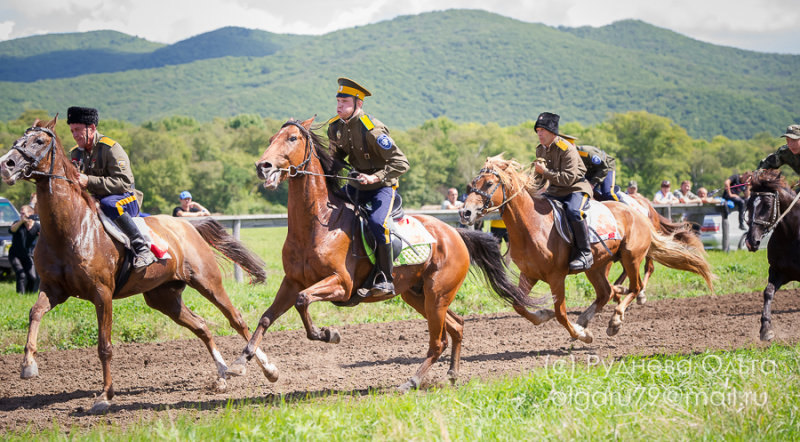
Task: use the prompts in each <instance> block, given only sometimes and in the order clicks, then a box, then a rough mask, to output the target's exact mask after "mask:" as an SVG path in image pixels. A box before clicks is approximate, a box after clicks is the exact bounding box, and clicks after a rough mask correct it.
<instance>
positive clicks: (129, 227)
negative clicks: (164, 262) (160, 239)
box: [114, 213, 156, 269]
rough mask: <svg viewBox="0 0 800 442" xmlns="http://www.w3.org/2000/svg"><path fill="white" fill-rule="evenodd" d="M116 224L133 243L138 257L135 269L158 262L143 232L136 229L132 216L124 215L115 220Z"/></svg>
mask: <svg viewBox="0 0 800 442" xmlns="http://www.w3.org/2000/svg"><path fill="white" fill-rule="evenodd" d="M114 222H115V223H116V224H117V227H119V229H120V230H122V233H124V234H125V235H127V236H128V239H129V240H130V242H131V249H133V253H134V255H136V256H134V258H133V267H135V268H137V269H138V268H141V267H147V266H149V265H150V264H152V263H154V262H155V261H156V257H155V255H153V252H151V251H150V248H149V247H148V246H147V243H146V242H145V240H144V238H143V237H142V232H140V231H139V228H138V227H136V224H135V223H134V222H133V218H131V216H130V215H128V214H127V213H123V214H122V215H121V216H120V217H119V218H117V219H116V220H114Z"/></svg>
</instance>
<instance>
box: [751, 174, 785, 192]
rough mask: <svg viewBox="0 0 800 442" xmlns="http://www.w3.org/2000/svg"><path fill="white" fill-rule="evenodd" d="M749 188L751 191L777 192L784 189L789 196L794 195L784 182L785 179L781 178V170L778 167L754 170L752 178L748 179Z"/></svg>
mask: <svg viewBox="0 0 800 442" xmlns="http://www.w3.org/2000/svg"><path fill="white" fill-rule="evenodd" d="M750 189H751V190H752V191H753V192H775V193H777V192H779V191H780V190H784V191H785V192H787V193H789V194H790V195H791V196H794V195H795V193H794V192H793V191H792V190H791V189H789V186H788V185H787V184H786V180H785V179H784V178H783V175H781V171H780V170H778V169H762V170H758V171H756V172H755V173H754V174H753V178H752V179H751V180H750Z"/></svg>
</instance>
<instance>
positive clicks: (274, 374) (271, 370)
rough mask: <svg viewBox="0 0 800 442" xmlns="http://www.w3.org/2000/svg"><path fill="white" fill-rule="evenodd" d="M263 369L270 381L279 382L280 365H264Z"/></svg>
mask: <svg viewBox="0 0 800 442" xmlns="http://www.w3.org/2000/svg"><path fill="white" fill-rule="evenodd" d="M261 370H262V371H263V372H264V376H266V377H267V380H268V381H270V382H278V367H276V366H274V365H272V364H267V365H266V366H264V367H261Z"/></svg>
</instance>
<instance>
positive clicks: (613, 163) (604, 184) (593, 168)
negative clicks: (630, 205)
mask: <svg viewBox="0 0 800 442" xmlns="http://www.w3.org/2000/svg"><path fill="white" fill-rule="evenodd" d="M575 148H576V149H578V155H580V157H581V161H583V165H584V167H586V175H585V178H586V180H587V181H589V185H590V186H592V189H593V190H594V196H596V197H597V200H598V201H617V202H623V203H624V202H625V198H624V197H623V196H622V191H621V190H620V189H619V186H617V183H616V180H617V160H615V159H614V157H612V156H611V155H609V154H607V153H606V152H605V151H603V150H602V149H600V148H598V147H594V146H578V145H575Z"/></svg>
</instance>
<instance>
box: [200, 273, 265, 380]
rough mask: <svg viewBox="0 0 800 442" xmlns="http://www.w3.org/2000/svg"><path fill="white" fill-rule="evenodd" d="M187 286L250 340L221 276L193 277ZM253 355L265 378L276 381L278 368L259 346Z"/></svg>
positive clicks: (244, 323) (248, 330)
mask: <svg viewBox="0 0 800 442" xmlns="http://www.w3.org/2000/svg"><path fill="white" fill-rule="evenodd" d="M189 286H191V287H192V288H194V289H195V290H197V291H198V292H199V293H200V294H201V295H203V296H204V297H205V298H206V299H208V300H209V301H211V303H212V304H214V305H215V306H216V307H217V308H218V309H219V311H221V312H222V314H223V315H225V317H226V318H227V319H228V323H229V324H230V325H231V327H233V329H234V330H236V332H237V333H239V335H240V336H241V337H243V338H244V340H245V341H249V340H250V329H249V328H247V323H246V322H245V321H244V318H242V314H241V313H240V312H239V310H238V309H236V307H234V305H233V303H232V302H231V299H230V297H228V293H227V292H226V291H225V288H224V287H223V286H222V281H221V278H219V277H214V278H206V280H204V281H201V280H198V279H197V278H195V279H193V280H192V281H190V282H189ZM255 356H256V362H258V365H259V366H260V367H261V370H262V371H263V372H264V376H266V377H267V380H269V381H270V382H276V381H277V380H278V368H277V367H275V366H274V365H273V364H270V363H269V359H268V358H267V355H266V354H265V353H264V352H263V351H261V349H260V348H257V349H256V352H255Z"/></svg>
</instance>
